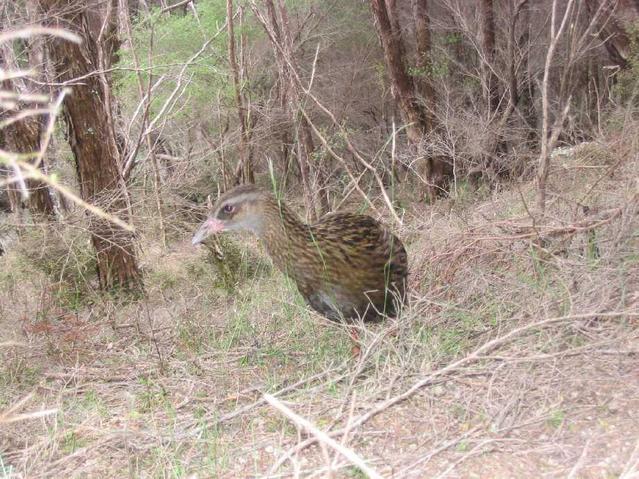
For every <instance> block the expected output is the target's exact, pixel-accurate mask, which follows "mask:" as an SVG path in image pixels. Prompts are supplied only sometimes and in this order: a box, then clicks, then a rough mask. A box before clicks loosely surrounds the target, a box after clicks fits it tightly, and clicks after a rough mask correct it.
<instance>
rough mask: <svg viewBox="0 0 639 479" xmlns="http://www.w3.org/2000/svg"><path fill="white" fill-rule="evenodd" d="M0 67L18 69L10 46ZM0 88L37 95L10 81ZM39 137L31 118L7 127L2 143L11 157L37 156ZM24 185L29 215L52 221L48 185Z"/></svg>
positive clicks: (1, 54) (32, 57)
mask: <svg viewBox="0 0 639 479" xmlns="http://www.w3.org/2000/svg"><path fill="white" fill-rule="evenodd" d="M2 23H4V22H2ZM37 42H40V40H38V39H31V41H30V43H29V45H28V48H29V50H28V56H29V64H30V66H31V67H33V68H34V69H38V67H39V65H38V63H39V62H38V60H37V58H36V56H37V55H36V51H37V50H41V49H42V45H36V43H37ZM38 47H39V48H38ZM0 64H1V65H2V66H3V68H4V69H5V70H17V69H18V66H17V64H16V61H15V57H14V54H13V49H12V46H11V45H4V46H3V48H2V51H0ZM0 86H2V88H4V89H5V90H8V91H16V92H18V91H19V92H21V93H25V94H27V93H36V92H35V91H32V90H31V88H27V87H26V85H25V84H24V83H19V82H14V81H12V80H5V81H3V82H2V83H1V84H0ZM18 108H19V106H18ZM12 113H13V112H11V111H3V112H1V113H0V116H2V117H8V116H10V115H11V114H12ZM41 135H42V119H41V118H40V117H38V116H33V115H30V116H27V117H25V118H22V119H21V120H19V121H16V122H15V123H12V124H10V125H8V126H7V127H6V128H5V131H4V141H5V143H6V146H7V147H8V148H9V150H10V151H12V152H13V153H19V154H24V155H29V154H36V153H38V152H39V151H40V137H41ZM38 166H39V168H40V169H42V170H43V171H44V170H45V168H44V161H41V162H40V164H39V165H38ZM26 184H27V188H28V190H29V203H28V207H29V210H30V211H31V213H32V214H33V215H35V216H39V217H42V218H52V217H54V216H55V209H54V207H53V199H52V198H51V194H50V192H49V188H48V187H47V185H46V184H45V183H43V182H41V181H39V180H35V179H29V180H27V182H26ZM12 189H13V188H10V189H9V191H11V190H12ZM9 197H10V199H11V200H12V201H11V202H12V204H17V203H19V202H20V197H19V195H17V194H14V193H10V195H9Z"/></svg>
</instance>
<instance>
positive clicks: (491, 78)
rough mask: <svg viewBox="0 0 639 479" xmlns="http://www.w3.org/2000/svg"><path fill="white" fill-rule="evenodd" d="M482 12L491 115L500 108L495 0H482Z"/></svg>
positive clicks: (484, 66) (483, 46)
mask: <svg viewBox="0 0 639 479" xmlns="http://www.w3.org/2000/svg"><path fill="white" fill-rule="evenodd" d="M479 8H480V12H481V44H482V50H483V57H484V61H483V62H482V70H483V71H484V75H483V76H484V81H485V83H486V91H487V93H488V105H489V108H490V115H491V116H492V115H494V114H495V112H497V109H498V108H499V93H498V91H497V76H496V75H495V71H494V68H495V64H494V61H495V12H494V9H493V0H481V1H480V2H479Z"/></svg>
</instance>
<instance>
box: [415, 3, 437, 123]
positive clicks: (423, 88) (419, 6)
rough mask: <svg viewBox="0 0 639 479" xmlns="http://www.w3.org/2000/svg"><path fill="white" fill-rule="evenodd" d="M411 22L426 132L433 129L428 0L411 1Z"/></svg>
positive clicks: (417, 78)
mask: <svg viewBox="0 0 639 479" xmlns="http://www.w3.org/2000/svg"><path fill="white" fill-rule="evenodd" d="M412 3H413V21H414V22H415V43H416V49H415V50H416V53H417V61H416V62H415V63H416V66H417V70H418V74H417V77H416V82H417V87H418V90H419V93H420V94H421V96H422V97H423V101H424V104H425V105H424V122H425V127H426V131H432V130H433V128H434V126H435V125H434V115H433V114H432V111H434V109H435V89H434V88H433V81H432V74H433V72H432V69H431V65H432V64H431V38H430V19H429V17H428V0H412Z"/></svg>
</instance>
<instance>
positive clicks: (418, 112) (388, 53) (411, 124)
mask: <svg viewBox="0 0 639 479" xmlns="http://www.w3.org/2000/svg"><path fill="white" fill-rule="evenodd" d="M370 4H371V9H372V11H373V15H374V16H375V20H376V21H377V32H378V34H379V38H380V41H381V43H382V48H383V50H384V60H385V63H386V68H387V69H388V75H389V77H390V80H391V84H392V86H393V88H392V91H393V96H394V97H395V101H396V102H397V103H398V104H399V108H400V111H401V114H402V118H403V120H404V123H405V124H406V134H407V136H408V140H409V142H410V143H411V144H412V145H413V146H414V147H415V148H416V150H417V157H418V159H419V166H418V169H419V170H420V171H421V172H422V174H423V175H424V176H425V178H426V183H427V186H426V191H427V193H428V196H429V198H430V201H431V203H433V202H435V199H436V197H437V190H438V189H441V188H442V185H443V183H444V181H445V178H446V177H448V176H450V171H449V170H450V166H449V164H448V163H446V161H445V158H443V157H433V156H432V155H430V154H424V151H423V144H422V143H423V139H424V136H425V135H426V134H427V133H429V132H430V128H431V127H432V126H433V123H432V121H429V115H428V112H427V109H426V108H425V107H424V105H422V104H420V102H419V101H418V99H417V93H416V87H415V84H414V82H413V79H412V78H411V77H410V76H409V74H408V72H407V71H406V58H405V57H406V54H405V51H404V46H403V44H402V41H401V37H400V36H399V27H398V26H393V20H392V19H394V18H397V14H396V12H395V11H394V10H393V8H392V7H393V6H394V2H393V1H388V0H370ZM415 7H417V11H415ZM426 9H427V3H425V2H423V1H421V2H420V4H419V5H415V3H414V4H413V12H414V14H415V15H416V18H415V21H416V22H421V24H419V25H417V24H416V34H417V35H419V38H418V39H417V44H418V55H420V56H421V60H420V61H423V60H427V58H424V54H426V55H428V50H429V43H430V41H429V36H427V34H426V31H427V29H428V24H427V23H424V22H426V21H427V19H426V17H427V10H426ZM417 15H419V17H420V18H417ZM425 29H426V30H425ZM418 30H419V31H418ZM427 94H433V93H432V92H428V91H427ZM429 106H430V105H429Z"/></svg>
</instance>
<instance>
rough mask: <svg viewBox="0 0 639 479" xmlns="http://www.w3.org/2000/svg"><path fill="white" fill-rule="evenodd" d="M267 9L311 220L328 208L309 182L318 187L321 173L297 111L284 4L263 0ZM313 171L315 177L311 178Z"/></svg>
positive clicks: (309, 132)
mask: <svg viewBox="0 0 639 479" xmlns="http://www.w3.org/2000/svg"><path fill="white" fill-rule="evenodd" d="M264 3H265V5H266V9H267V11H268V20H269V23H270V25H269V27H268V28H269V29H270V31H268V32H267V33H268V34H269V38H270V40H271V43H272V44H273V51H274V54H275V59H276V62H277V65H278V70H279V76H280V79H279V81H280V85H281V88H282V92H281V99H282V102H283V103H284V105H283V106H284V109H285V110H286V112H287V113H288V115H289V118H290V120H291V123H292V124H293V125H294V130H295V133H296V136H297V155H296V156H297V163H298V167H299V171H300V177H301V180H302V188H303V191H304V199H305V203H306V207H307V211H308V213H309V215H310V218H311V219H312V220H315V219H317V218H319V217H320V216H322V214H324V213H325V212H326V211H328V201H327V199H326V195H323V194H320V195H319V197H318V194H317V190H318V189H319V188H313V183H315V184H316V185H317V184H318V183H319V185H320V187H321V185H322V184H323V183H324V181H323V178H324V173H323V172H322V171H320V169H316V170H315V171H314V169H313V168H312V166H311V165H312V164H313V154H314V153H315V142H314V141H313V132H312V129H311V126H310V125H309V123H308V121H306V119H305V118H304V116H303V115H302V114H301V112H300V108H302V96H301V94H300V92H299V91H298V88H297V86H296V84H295V81H294V76H293V71H296V70H297V65H296V63H295V59H294V57H293V40H292V37H291V33H290V28H289V22H288V13H287V11H286V6H285V5H284V3H283V2H280V3H279V5H278V7H279V8H277V9H276V7H275V3H274V2H273V0H265V1H264ZM313 173H315V177H316V181H315V182H314V181H313V178H312V176H313Z"/></svg>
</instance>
